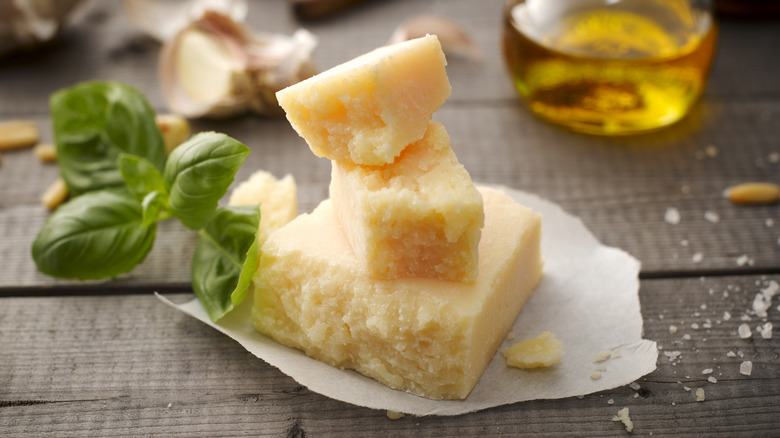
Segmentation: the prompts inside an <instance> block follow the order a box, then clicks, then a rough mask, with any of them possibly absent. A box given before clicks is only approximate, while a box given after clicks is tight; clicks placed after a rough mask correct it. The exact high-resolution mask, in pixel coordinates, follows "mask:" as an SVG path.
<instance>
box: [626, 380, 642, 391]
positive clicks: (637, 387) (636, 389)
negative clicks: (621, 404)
mask: <svg viewBox="0 0 780 438" xmlns="http://www.w3.org/2000/svg"><path fill="white" fill-rule="evenodd" d="M628 387H629V388H631V389H633V390H634V391H639V388H641V386H639V384H638V383H636V382H631V383H629V384H628Z"/></svg>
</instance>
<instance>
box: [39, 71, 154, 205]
mask: <svg viewBox="0 0 780 438" xmlns="http://www.w3.org/2000/svg"><path fill="white" fill-rule="evenodd" d="M49 106H50V109H51V115H52V123H53V129H54V140H55V143H56V145H57V162H58V164H59V167H60V174H61V175H62V178H63V179H64V180H65V183H66V184H67V186H68V190H69V191H70V193H71V194H72V195H74V196H78V195H80V194H82V193H85V192H88V191H92V190H97V189H102V188H107V187H121V186H122V185H123V181H122V176H121V175H120V173H119V169H117V157H118V155H119V154H120V153H121V152H126V153H129V154H132V155H137V156H140V157H144V158H146V159H147V160H149V161H150V162H151V163H152V164H153V165H154V166H155V167H156V168H157V169H159V170H162V169H163V166H164V165H165V145H164V143H163V139H162V135H161V134H160V130H159V129H158V128H157V123H156V122H155V118H154V110H152V108H151V106H150V105H149V103H148V102H147V101H146V99H145V98H144V97H143V95H141V93H139V92H138V91H136V90H135V89H134V88H132V87H130V86H128V85H124V84H121V83H119V82H102V81H92V82H84V83H81V84H78V85H75V86H73V87H70V88H67V89H64V90H60V91H58V92H56V93H55V94H54V95H52V97H51V101H50V103H49Z"/></svg>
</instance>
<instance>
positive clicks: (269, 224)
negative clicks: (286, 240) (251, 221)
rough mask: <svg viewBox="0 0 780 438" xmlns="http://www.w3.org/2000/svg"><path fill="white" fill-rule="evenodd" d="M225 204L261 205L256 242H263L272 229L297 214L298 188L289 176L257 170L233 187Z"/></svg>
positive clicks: (260, 243) (279, 226) (259, 243)
mask: <svg viewBox="0 0 780 438" xmlns="http://www.w3.org/2000/svg"><path fill="white" fill-rule="evenodd" d="M228 204H229V205H254V204H260V228H259V229H258V233H257V244H258V245H262V244H263V242H265V240H266V239H267V238H268V235H269V234H271V232H273V231H275V230H276V229H278V228H281V227H282V225H285V224H286V223H288V222H290V221H291V220H293V219H295V217H296V216H297V215H298V190H297V187H296V185H295V180H294V179H293V177H292V175H285V177H284V178H282V179H276V178H275V177H274V176H273V175H271V174H270V173H268V172H265V171H262V170H258V171H257V172H255V173H253V174H252V175H251V176H250V177H249V179H247V180H246V181H244V182H242V183H241V184H239V185H238V186H237V187H236V188H235V190H233V192H232V193H231V194H230V200H229V201H228Z"/></svg>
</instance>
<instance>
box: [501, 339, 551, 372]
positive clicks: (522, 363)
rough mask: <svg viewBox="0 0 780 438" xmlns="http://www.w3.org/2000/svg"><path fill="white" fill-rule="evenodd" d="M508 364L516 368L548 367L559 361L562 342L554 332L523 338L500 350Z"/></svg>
mask: <svg viewBox="0 0 780 438" xmlns="http://www.w3.org/2000/svg"><path fill="white" fill-rule="evenodd" d="M501 354H503V355H504V357H505V358H506V363H507V364H508V365H509V366H513V367H517V368H523V369H526V368H541V367H549V366H552V365H555V364H556V363H558V362H560V360H561V356H563V354H564V351H563V342H561V341H559V340H558V339H555V334H553V333H552V332H549V331H546V332H544V333H542V334H540V335H539V336H537V337H535V338H529V339H524V340H522V341H520V342H518V343H516V344H514V345H512V346H511V347H509V348H504V349H503V350H501Z"/></svg>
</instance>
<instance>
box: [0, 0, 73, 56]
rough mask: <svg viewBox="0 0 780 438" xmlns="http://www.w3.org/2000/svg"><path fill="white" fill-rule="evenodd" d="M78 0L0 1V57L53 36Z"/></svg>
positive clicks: (36, 44)
mask: <svg viewBox="0 0 780 438" xmlns="http://www.w3.org/2000/svg"><path fill="white" fill-rule="evenodd" d="M80 2H81V0H36V1H30V0H0V56H4V55H6V54H8V53H11V52H14V51H17V50H22V49H32V48H35V47H37V46H38V45H40V44H41V43H45V42H46V41H49V40H51V39H52V38H54V37H55V36H56V35H57V32H58V31H59V30H60V28H61V27H62V25H63V24H64V21H65V19H66V17H67V15H68V14H69V13H70V11H71V10H73V8H74V7H75V6H76V5H77V4H79V3H80Z"/></svg>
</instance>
